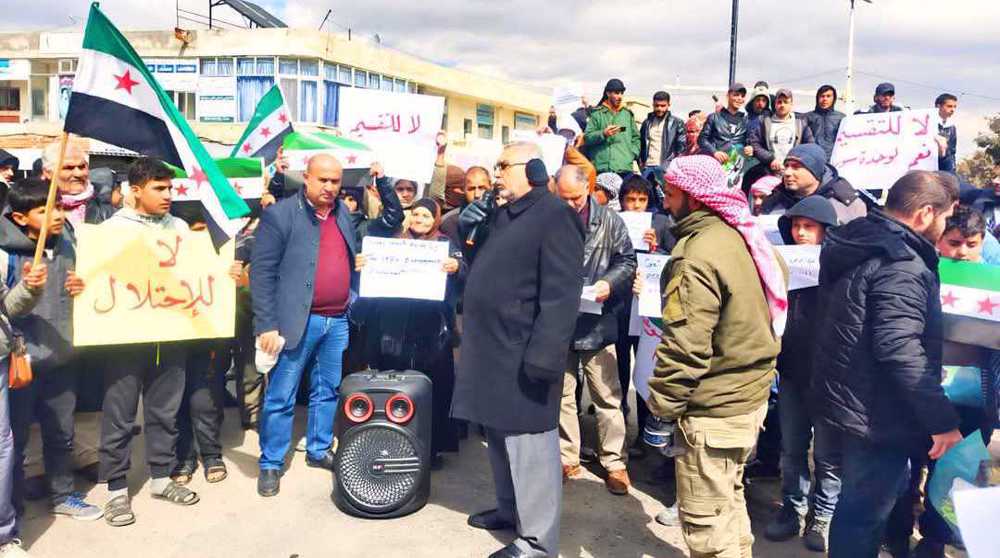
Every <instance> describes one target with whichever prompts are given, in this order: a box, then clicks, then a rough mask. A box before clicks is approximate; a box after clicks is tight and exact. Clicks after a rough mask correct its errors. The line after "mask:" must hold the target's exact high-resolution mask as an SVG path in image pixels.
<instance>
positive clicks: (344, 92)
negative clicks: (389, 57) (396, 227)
mask: <svg viewBox="0 0 1000 558" xmlns="http://www.w3.org/2000/svg"><path fill="white" fill-rule="evenodd" d="M443 115H444V98H443V97H433V96H430V95H417V94H413V93H389V92H387V91H375V90H372V89H359V88H350V87H349V88H345V89H341V91H340V113H339V115H338V120H339V122H340V129H341V131H342V132H343V133H345V134H347V135H348V136H349V137H351V138H354V139H357V140H359V141H361V142H363V143H364V144H365V145H367V146H368V147H370V148H372V149H373V150H374V151H375V152H376V154H377V156H378V159H379V162H381V163H382V166H383V167H384V168H385V174H386V175H387V176H391V177H393V178H408V179H410V180H415V181H417V182H425V183H426V182H430V181H431V175H432V174H433V173H434V159H435V158H436V157H437V144H436V143H435V137H436V136H437V133H438V130H439V129H440V128H441V120H442V116H443Z"/></svg>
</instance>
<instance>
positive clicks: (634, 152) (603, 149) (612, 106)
mask: <svg viewBox="0 0 1000 558" xmlns="http://www.w3.org/2000/svg"><path fill="white" fill-rule="evenodd" d="M624 95H625V84H623V83H622V81H621V80H620V79H617V78H615V79H610V80H608V83H607V85H605V86H604V95H603V97H601V102H600V104H599V105H598V107H597V108H596V109H594V111H593V112H592V113H591V115H590V120H589V121H588V122H587V130H586V131H585V132H584V134H583V144H584V145H585V146H586V147H587V148H588V149H589V150H590V160H591V161H592V162H593V163H594V167H596V169H597V173H598V174H600V173H602V172H614V173H618V174H621V175H625V174H630V173H632V172H633V171H634V167H633V161H635V160H636V159H638V157H639V129H638V127H637V126H636V124H635V115H634V114H632V111H631V110H629V109H627V108H625V105H624V104H623V102H622V100H623V97H624Z"/></svg>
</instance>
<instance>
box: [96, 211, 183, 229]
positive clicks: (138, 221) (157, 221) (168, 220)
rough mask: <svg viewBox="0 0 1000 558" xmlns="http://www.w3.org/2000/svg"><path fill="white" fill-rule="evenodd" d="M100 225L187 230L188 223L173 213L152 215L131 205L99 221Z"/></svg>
mask: <svg viewBox="0 0 1000 558" xmlns="http://www.w3.org/2000/svg"><path fill="white" fill-rule="evenodd" d="M101 225H108V226H113V227H123V226H124V227H131V228H138V227H151V228H155V229H163V230H168V231H189V230H191V228H190V227H188V224H187V223H186V222H185V221H184V220H183V219H180V218H177V217H174V216H173V215H171V214H169V213H167V214H166V215H163V216H161V217H154V216H152V215H143V214H141V213H138V212H136V210H134V209H132V208H131V207H128V206H125V207H123V208H121V209H119V210H118V211H116V212H115V214H114V215H112V216H111V217H109V218H108V219H107V220H106V221H104V222H103V223H101Z"/></svg>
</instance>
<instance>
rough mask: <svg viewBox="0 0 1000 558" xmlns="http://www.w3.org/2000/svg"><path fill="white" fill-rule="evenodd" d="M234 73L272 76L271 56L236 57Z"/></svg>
mask: <svg viewBox="0 0 1000 558" xmlns="http://www.w3.org/2000/svg"><path fill="white" fill-rule="evenodd" d="M236 75H238V76H273V75H274V57H273V56H258V57H256V58H254V57H252V56H246V57H243V58H237V59H236Z"/></svg>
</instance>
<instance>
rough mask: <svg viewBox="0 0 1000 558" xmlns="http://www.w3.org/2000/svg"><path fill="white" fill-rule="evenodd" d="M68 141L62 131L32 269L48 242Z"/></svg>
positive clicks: (67, 133) (65, 133)
mask: <svg viewBox="0 0 1000 558" xmlns="http://www.w3.org/2000/svg"><path fill="white" fill-rule="evenodd" d="M68 141H69V132H66V131H64V132H63V133H62V139H60V140H59V159H58V160H57V161H56V166H55V167H53V168H52V169H51V170H50V172H51V173H52V178H51V179H50V180H49V197H48V198H46V200H45V221H42V230H40V231H38V244H36V245H35V259H34V260H32V263H31V267H32V268H34V267H35V266H37V265H38V262H40V261H42V252H43V251H44V250H45V242H46V240H48V236H49V224H50V223H51V222H52V208H53V207H55V205H56V191H57V190H58V184H57V182H58V180H59V172H60V171H62V166H63V160H64V159H65V158H66V143H67V142H68Z"/></svg>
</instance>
